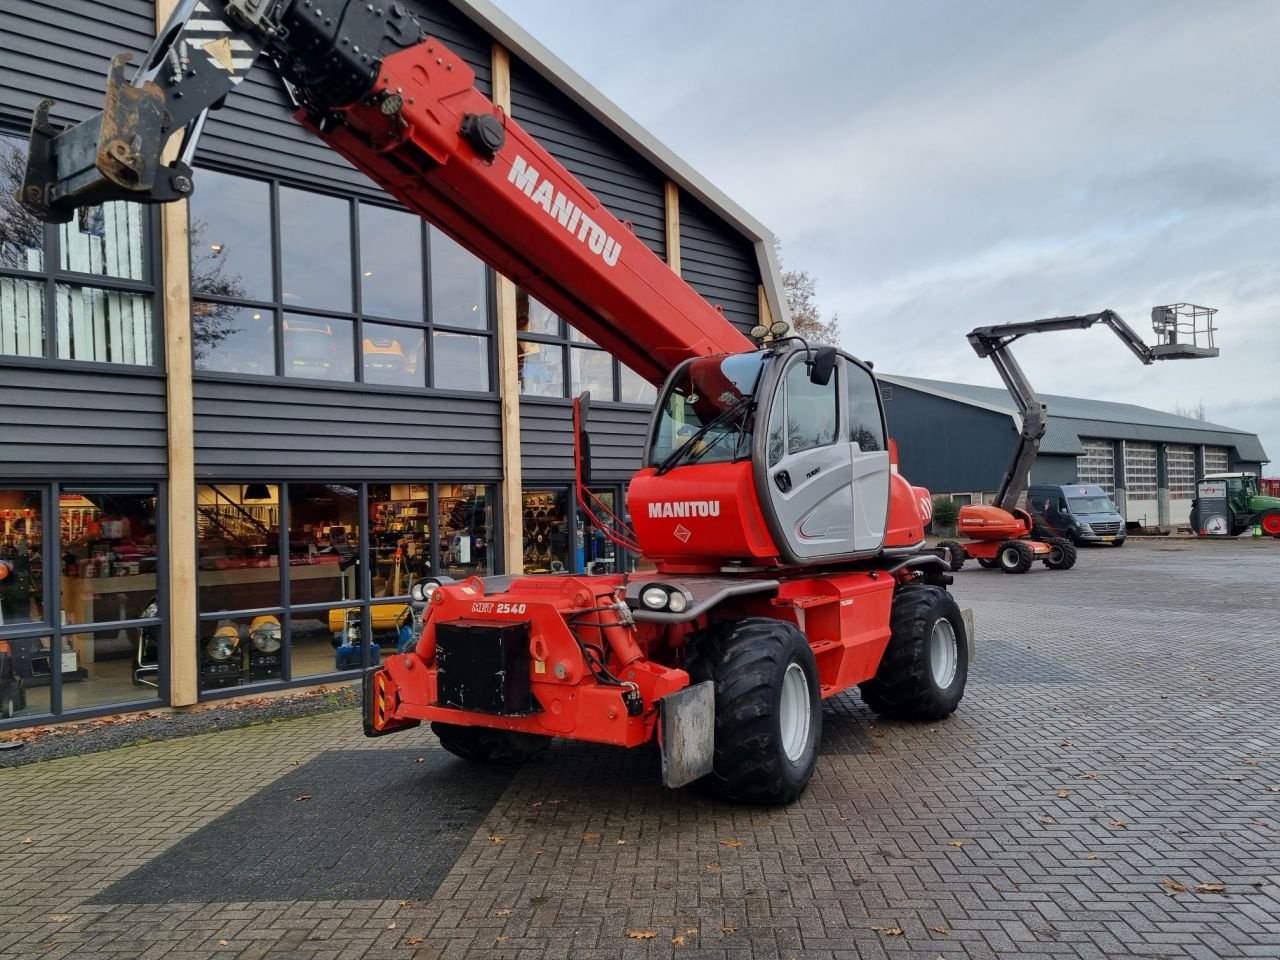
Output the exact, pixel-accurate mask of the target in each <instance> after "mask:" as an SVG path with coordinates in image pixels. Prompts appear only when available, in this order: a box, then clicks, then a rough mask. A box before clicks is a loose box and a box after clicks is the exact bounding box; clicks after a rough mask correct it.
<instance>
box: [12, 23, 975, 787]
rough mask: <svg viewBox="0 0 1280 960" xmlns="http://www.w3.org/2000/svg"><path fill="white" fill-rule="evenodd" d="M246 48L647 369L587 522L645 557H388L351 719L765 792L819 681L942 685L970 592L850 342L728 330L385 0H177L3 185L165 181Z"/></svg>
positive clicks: (35, 195)
mask: <svg viewBox="0 0 1280 960" xmlns="http://www.w3.org/2000/svg"><path fill="white" fill-rule="evenodd" d="M263 54H265V55H266V56H267V57H269V58H270V59H271V60H272V61H273V62H274V64H275V66H276V68H277V69H278V71H279V73H280V75H281V76H282V77H283V79H284V81H285V83H286V85H287V87H288V89H289V90H290V92H291V93H292V95H293V96H294V98H295V100H296V103H297V108H298V109H297V113H296V115H295V116H296V119H297V120H298V121H299V122H300V123H301V124H303V125H304V126H305V127H307V128H308V129H310V130H311V131H312V132H314V133H315V134H316V135H317V136H319V137H320V138H321V139H323V140H324V141H326V142H327V143H329V144H330V145H331V146H332V147H333V148H334V149H335V150H337V151H338V152H339V153H340V154H342V155H343V156H344V157H346V158H347V159H348V160H349V161H350V162H351V163H353V164H354V165H355V166H356V167H357V168H358V169H360V170H362V171H364V172H365V173H366V174H368V175H369V176H370V177H372V178H373V179H374V180H375V181H377V182H378V184H380V185H381V186H382V187H383V188H384V189H385V190H386V191H387V192H388V193H389V194H391V195H392V196H394V197H396V198H397V199H399V200H400V201H401V202H402V203H403V204H405V206H407V207H409V208H410V209H411V210H414V211H416V212H417V213H419V214H420V215H421V216H423V217H424V218H426V219H427V220H429V221H430V222H431V223H433V224H435V225H436V226H438V227H439V228H440V229H441V230H443V231H444V232H445V233H447V234H448V235H450V236H451V237H453V238H454V239H455V240H457V241H458V242H459V243H461V244H462V245H463V246H465V247H467V248H468V249H469V250H471V251H472V252H473V253H475V254H476V255H477V256H479V257H481V258H482V259H484V260H485V261H487V262H488V263H489V264H491V265H492V266H493V267H494V268H495V269H496V270H498V271H499V272H501V273H502V274H504V275H506V276H507V277H509V278H510V279H511V280H512V281H514V282H515V283H517V284H518V285H519V286H520V287H521V288H523V289H524V290H527V291H528V292H529V294H530V295H532V296H534V297H536V298H538V299H539V300H540V301H542V302H543V303H545V304H546V305H547V306H548V307H550V308H551V309H552V310H554V311H555V312H556V313H558V314H560V315H561V316H562V317H563V318H564V319H566V320H567V321H568V322H569V323H570V324H572V325H573V326H574V327H575V328H576V329H577V330H579V331H581V332H582V333H583V334H585V335H586V336H588V337H590V338H591V339H593V340H594V341H595V342H596V343H598V344H600V345H601V346H603V347H605V348H606V349H608V350H609V351H610V352H611V353H613V354H614V355H615V356H617V357H618V358H619V359H620V360H622V361H623V362H624V363H626V364H627V365H628V366H629V367H631V368H632V369H634V370H636V371H637V372H638V373H640V374H641V375H642V376H644V377H645V378H647V379H648V380H650V381H652V382H653V383H655V384H658V385H661V391H660V394H659V399H658V402H657V404H656V409H655V412H654V415H653V419H652V425H651V427H650V430H649V434H648V441H647V448H646V451H645V455H644V462H645V464H646V466H645V467H644V468H643V469H642V470H641V471H640V472H639V473H638V474H637V475H636V476H635V478H634V479H633V481H632V483H631V486H630V492H629V494H628V505H629V507H630V512H631V514H632V516H633V517H634V518H635V530H634V535H633V536H632V535H626V534H617V533H615V534H614V536H617V537H618V539H619V541H620V542H621V543H622V544H623V545H625V546H627V547H628V548H631V549H638V550H640V551H641V552H643V554H644V556H645V557H646V558H647V559H648V560H649V561H650V562H651V564H652V567H653V569H652V570H651V571H649V572H644V573H636V574H631V575H606V576H563V575H544V576H530V577H511V576H507V577H494V578H485V579H481V578H479V577H472V578H470V579H467V580H464V581H461V582H457V583H455V582H452V581H450V580H448V579H446V578H443V577H439V578H436V579H434V580H431V581H427V582H419V583H417V584H416V585H415V586H414V590H413V593H414V595H415V596H416V597H417V598H419V600H420V601H421V602H424V603H425V604H426V611H425V617H424V627H423V630H422V632H421V636H420V638H419V640H418V641H417V643H416V645H414V647H413V648H412V649H409V650H406V651H404V652H401V653H397V654H395V655H393V656H391V657H389V658H387V659H386V661H385V662H383V663H382V664H381V665H379V666H377V667H374V668H372V669H370V670H369V671H368V673H367V674H366V676H365V681H364V694H365V696H364V724H365V732H366V733H368V734H369V735H370V736H379V735H382V734H387V733H391V732H393V731H397V730H404V729H406V728H409V727H414V726H417V725H418V724H419V723H421V722H422V721H424V720H426V721H430V722H431V725H432V730H433V731H434V732H435V734H436V736H437V737H438V738H439V740H440V743H441V744H442V745H443V746H444V747H445V748H446V749H447V750H449V751H451V752H453V753H455V754H457V755H459V756H462V757H465V758H468V759H472V760H479V761H489V762H495V761H498V762H501V761H507V762H510V761H519V760H521V759H524V758H527V757H529V756H531V755H532V754H534V753H536V752H538V751H539V750H540V749H542V748H544V747H545V746H546V745H547V743H548V742H549V741H550V739H551V738H552V737H557V736H558V737H565V738H569V739H574V740H585V741H593V742H597V743H603V744H615V745H618V746H624V747H637V746H641V745H643V744H646V743H649V742H651V741H654V740H655V739H656V740H657V742H658V744H659V745H660V748H661V756H662V770H663V779H664V782H665V783H666V784H667V785H669V786H673V787H675V786H681V785H683V784H686V783H689V782H692V781H695V780H703V781H704V782H706V783H707V784H708V785H709V786H710V787H712V788H713V789H714V790H716V791H718V792H719V793H720V794H721V795H723V796H724V797H726V798H729V799H733V800H738V801H743V802H753V803H786V802H789V801H791V800H793V799H794V798H795V797H796V796H797V795H799V793H800V792H801V791H802V790H803V789H804V788H805V785H806V784H807V783H808V782H809V779H810V777H811V776H812V774H813V771H814V765H815V763H816V761H817V753H818V744H819V738H820V734H821V726H822V700H823V699H824V698H826V697H830V696H833V695H835V694H837V693H840V692H841V691H844V690H848V689H849V688H851V687H853V686H855V685H857V686H859V687H860V689H861V692H862V696H863V698H864V699H865V700H866V702H867V703H868V704H870V706H871V707H872V708H874V709H875V710H877V711H879V712H880V713H882V714H885V715H888V716H892V717H901V718H907V719H916V720H938V719H941V718H943V717H946V716H947V715H949V714H950V713H951V712H952V711H954V710H955V708H956V705H957V704H958V703H959V702H960V698H961V695H962V694H963V692H964V688H965V682H966V677H967V674H968V666H969V661H970V658H971V656H972V651H973V632H972V626H971V618H970V617H968V616H967V614H962V612H961V610H960V609H959V607H958V606H957V605H956V603H955V601H954V600H953V599H952V597H951V596H950V594H949V593H948V592H947V589H946V586H947V584H949V583H950V578H949V576H948V574H947V571H946V565H945V564H944V563H943V562H942V561H941V559H940V558H939V557H937V556H934V555H932V554H929V553H925V552H923V550H922V547H923V544H924V538H925V533H924V525H925V523H926V522H927V521H928V519H929V516H930V499H929V494H928V491H926V490H923V489H919V488H913V487H912V486H911V485H910V484H909V483H908V482H907V481H906V479H905V478H903V477H902V476H900V475H899V474H898V473H897V471H896V468H895V464H894V462H893V461H894V458H893V456H892V455H891V453H890V445H889V441H888V438H887V437H886V434H885V425H884V416H883V411H882V409H881V406H880V395H879V391H878V389H877V385H876V381H875V378H874V376H873V375H872V373H871V370H870V367H869V366H868V365H867V364H865V363H863V362H861V361H860V360H858V359H857V358H855V357H853V356H850V355H848V354H845V353H840V352H839V351H837V350H835V349H834V348H830V347H821V348H817V349H815V348H813V347H811V346H810V345H808V344H807V343H805V342H804V341H802V340H800V339H799V338H795V337H787V336H785V335H784V334H785V333H786V327H785V323H783V322H781V321H779V324H780V325H775V326H774V329H772V330H767V329H760V328H757V330H756V331H754V334H755V339H756V340H759V341H763V340H764V338H765V337H767V336H770V335H772V336H773V338H774V339H773V340H772V341H771V342H767V343H764V345H763V346H758V344H757V343H756V342H753V340H751V339H748V338H747V337H746V336H744V335H743V334H741V333H739V332H738V331H737V330H736V329H735V328H734V327H733V326H732V325H731V324H730V323H729V322H728V321H727V320H726V319H725V317H724V316H723V314H722V313H720V312H718V311H717V310H716V309H715V308H714V307H713V306H712V305H711V304H709V303H707V302H706V301H705V300H703V299H702V297H700V296H699V295H698V293H696V292H695V291H694V290H693V289H692V288H691V287H690V286H688V285H687V284H686V283H685V282H684V281H683V280H681V279H680V277H679V276H678V275H677V274H676V273H675V272H673V271H672V270H671V269H670V268H669V267H667V265H666V264H665V263H663V262H662V260H660V259H659V258H658V257H657V256H655V255H654V254H653V253H652V252H651V251H650V250H649V249H648V248H647V247H646V246H645V245H644V244H643V243H642V242H640V240H638V239H637V238H636V237H635V236H634V235H633V234H632V233H631V232H630V231H629V230H628V228H627V227H626V226H625V225H624V224H623V223H621V222H620V221H619V220H618V219H617V218H615V217H614V216H613V214H611V213H610V212H609V211H608V210H607V209H606V208H605V207H604V206H603V205H602V204H601V202H600V201H599V200H598V199H597V198H596V197H595V196H593V195H592V194H591V193H590V192H589V191H588V190H587V189H586V187H584V186H583V185H582V184H581V183H580V182H578V181H577V180H576V179H574V178H573V177H572V176H571V175H570V174H569V173H568V172H567V171H566V170H565V168H564V167H563V166H562V165H561V164H560V163H558V162H557V161H556V160H555V159H554V158H553V157H552V156H551V154H550V153H548V152H547V151H546V150H545V149H543V148H542V147H541V146H540V145H539V144H538V143H537V142H535V141H534V139H533V138H532V137H531V136H530V135H529V134H528V133H527V132H526V131H524V130H523V129H522V128H521V127H520V126H519V124H518V123H516V122H515V121H514V120H513V119H512V118H511V117H510V116H509V115H508V114H507V113H505V112H504V111H503V110H501V109H499V108H498V107H496V106H495V105H494V104H493V103H492V102H490V101H489V100H488V99H486V98H485V97H484V96H483V95H482V94H481V93H480V92H479V91H477V90H476V88H475V76H474V74H473V72H472V70H471V69H470V68H469V67H468V66H467V64H466V63H465V62H464V61H463V60H462V59H461V58H460V57H459V56H457V55H456V54H455V53H453V52H452V51H450V50H449V49H448V48H447V47H446V46H445V45H444V44H442V43H440V42H439V41H438V40H436V39H433V38H431V37H428V36H426V35H425V34H424V33H423V31H422V29H421V27H420V25H419V23H418V21H417V20H415V19H414V17H413V16H412V15H411V14H410V13H409V11H408V10H406V8H405V7H404V6H402V5H401V4H399V3H388V2H383V0H379V2H378V3H377V4H374V3H366V2H358V3H357V2H352V0H314V2H313V0H200V2H195V0H188V2H184V3H182V4H180V5H179V7H178V9H177V10H176V12H175V15H174V18H173V20H172V21H171V22H170V23H169V24H168V25H167V26H166V28H165V29H164V31H163V32H162V33H161V35H160V37H159V39H158V40H157V42H156V45H155V46H154V47H153V48H152V50H151V51H150V52H149V53H148V54H147V56H146V59H145V60H144V62H143V63H142V65H141V67H140V68H139V69H138V70H137V72H135V73H134V74H133V76H132V77H131V78H126V76H125V66H126V61H127V60H128V57H127V55H126V56H121V57H116V59H115V61H114V62H113V65H112V68H111V71H110V76H109V79H108V85H107V94H106V101H105V103H106V105H105V108H104V110H103V112H102V113H101V114H99V115H98V116H96V117H93V118H91V119H90V120H87V121H85V122H84V123H81V124H79V125H77V126H74V127H71V128H69V129H65V130H64V129H58V128H55V127H54V126H53V125H52V124H51V123H50V121H49V110H50V106H51V104H50V102H48V101H46V102H44V103H43V104H41V105H40V107H39V108H38V109H37V110H36V114H35V118H34V121H33V126H32V134H31V150H30V159H29V167H28V171H27V178H26V182H25V185H24V187H23V190H22V193H21V200H22V202H23V204H24V205H25V206H26V208H27V209H28V210H30V211H31V212H32V213H33V214H35V215H36V216H38V217H41V218H43V219H45V220H49V221H66V220H68V219H70V218H71V217H72V216H73V215H74V212H75V210H76V208H77V207H81V206H84V205H86V204H99V203H103V202H105V201H109V200H120V199H125V200H138V201H142V202H164V201H169V200H178V199H181V198H183V197H186V196H189V195H190V194H191V192H192V190H193V189H194V183H193V175H192V170H191V166H190V165H191V162H192V158H193V156H194V150H195V144H196V140H197V137H198V135H199V132H200V129H201V126H202V124H203V120H204V117H205V113H206V111H207V110H208V109H210V108H213V107H216V106H217V105H219V102H220V101H221V99H222V98H223V97H225V96H226V95H227V94H228V93H230V92H231V91H232V90H233V88H234V87H235V86H236V85H237V84H238V83H239V82H240V81H241V80H242V79H243V78H244V76H245V74H246V73H247V72H248V70H249V68H250V66H251V65H252V64H253V63H254V62H255V60H256V59H257V58H258V57H259V55H263ZM177 134H181V137H180V139H179V141H178V143H177V145H176V154H174V155H173V156H174V159H173V160H172V161H166V160H165V159H164V158H163V157H162V151H163V150H164V149H165V147H166V145H167V144H168V143H169V141H170V138H171V137H173V136H175V135H177ZM580 413H585V410H581V411H580ZM577 419H579V421H580V419H581V417H580V416H579V418H577ZM581 469H582V470H584V471H585V470H586V469H587V465H586V464H585V463H583V464H582V468H581ZM579 479H580V480H585V477H583V476H581V475H580V478H579ZM580 489H581V485H580ZM579 498H580V500H581V502H582V504H583V507H584V510H586V511H587V512H588V514H592V513H593V511H594V509H595V508H594V507H593V506H592V504H591V502H590V500H589V499H588V497H587V496H586V495H585V494H584V493H582V492H580V493H579ZM601 526H602V529H609V528H611V526H612V523H611V521H609V520H607V519H602V521H601Z"/></svg>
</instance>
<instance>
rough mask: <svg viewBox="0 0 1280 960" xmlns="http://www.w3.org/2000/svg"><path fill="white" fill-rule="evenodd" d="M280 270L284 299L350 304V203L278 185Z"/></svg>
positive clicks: (339, 306) (345, 307) (329, 306)
mask: <svg viewBox="0 0 1280 960" xmlns="http://www.w3.org/2000/svg"><path fill="white" fill-rule="evenodd" d="M280 260H281V263H280V270H281V283H282V284H283V289H282V291H281V297H282V298H283V300H284V303H285V305H287V306H291V307H296V306H304V305H305V306H312V307H321V308H323V309H325V310H337V311H349V310H350V309H351V306H352V304H351V289H352V288H351V205H350V204H349V203H348V202H347V201H346V200H339V199H338V198H336V197H327V196H324V195H323V194H319V193H308V192H306V191H304V190H295V189H293V188H292V187H281V188H280Z"/></svg>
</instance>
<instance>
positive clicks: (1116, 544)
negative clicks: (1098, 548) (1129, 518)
mask: <svg viewBox="0 0 1280 960" xmlns="http://www.w3.org/2000/svg"><path fill="white" fill-rule="evenodd" d="M1128 539H1129V538H1128V537H1121V538H1120V539H1119V540H1112V541H1111V545H1112V546H1113V547H1115V548H1116V549H1117V550H1119V549H1120V548H1121V547H1123V546H1124V542H1125V540H1128Z"/></svg>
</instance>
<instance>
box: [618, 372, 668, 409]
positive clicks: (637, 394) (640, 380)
mask: <svg viewBox="0 0 1280 960" xmlns="http://www.w3.org/2000/svg"><path fill="white" fill-rule="evenodd" d="M618 381H619V386H620V387H621V390H622V392H621V394H620V395H619V396H618V399H619V400H621V401H622V402H623V403H642V404H644V405H645V406H646V407H652V406H653V405H654V404H655V403H656V402H657V400H658V388H657V387H655V386H654V385H653V384H652V383H650V382H649V381H648V380H646V379H645V378H644V377H642V376H640V374H638V373H636V372H635V371H634V370H632V369H631V368H630V367H628V366H627V365H626V364H625V363H619V364H618Z"/></svg>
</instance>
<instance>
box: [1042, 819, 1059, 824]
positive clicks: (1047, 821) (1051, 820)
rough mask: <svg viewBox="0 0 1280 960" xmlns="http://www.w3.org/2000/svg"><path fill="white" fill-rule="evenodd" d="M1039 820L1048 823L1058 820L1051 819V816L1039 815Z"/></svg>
mask: <svg viewBox="0 0 1280 960" xmlns="http://www.w3.org/2000/svg"><path fill="white" fill-rule="evenodd" d="M1040 822H1041V823H1043V824H1050V823H1057V822H1058V821H1057V820H1055V819H1053V817H1041V818H1040Z"/></svg>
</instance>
